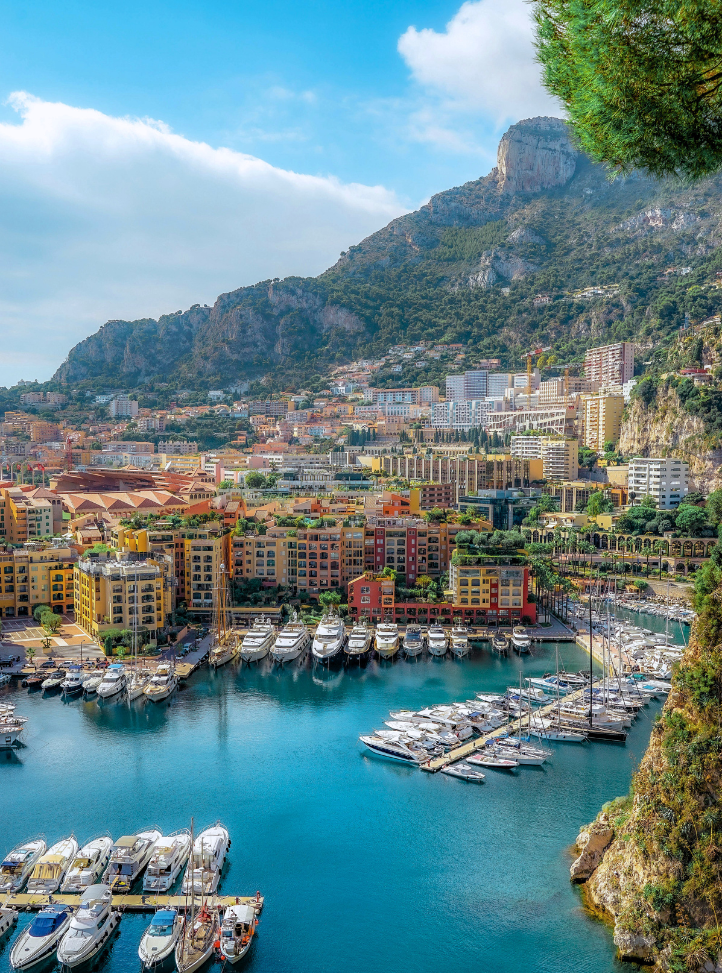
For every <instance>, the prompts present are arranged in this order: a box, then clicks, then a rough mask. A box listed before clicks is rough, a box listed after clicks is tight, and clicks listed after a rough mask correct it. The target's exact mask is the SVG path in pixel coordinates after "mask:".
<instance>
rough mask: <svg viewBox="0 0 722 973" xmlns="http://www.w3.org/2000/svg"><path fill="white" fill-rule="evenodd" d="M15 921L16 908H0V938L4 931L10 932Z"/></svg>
mask: <svg viewBox="0 0 722 973" xmlns="http://www.w3.org/2000/svg"><path fill="white" fill-rule="evenodd" d="M17 921H18V913H17V909H8V908H6V907H2V908H0V939H2V937H3V936H4V935H5V934H6V933H8V932H10V930H11V929H12V927H13V926H14V925H15V923H16V922H17Z"/></svg>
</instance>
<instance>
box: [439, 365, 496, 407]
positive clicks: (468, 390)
mask: <svg viewBox="0 0 722 973" xmlns="http://www.w3.org/2000/svg"><path fill="white" fill-rule="evenodd" d="M488 377H489V373H488V372H487V371H481V370H476V371H468V372H463V373H462V374H461V375H447V376H446V401H447V402H451V401H454V402H458V401H461V400H463V399H484V398H486V396H487V395H488V391H487V389H488Z"/></svg>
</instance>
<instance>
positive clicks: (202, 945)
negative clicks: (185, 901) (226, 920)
mask: <svg viewBox="0 0 722 973" xmlns="http://www.w3.org/2000/svg"><path fill="white" fill-rule="evenodd" d="M218 931H219V930H218V913H217V911H216V910H215V909H209V908H208V907H207V906H206V905H205V904H204V905H203V906H202V907H201V909H200V910H199V912H197V913H196V914H195V915H194V914H193V913H191V915H190V916H188V918H187V919H186V921H185V926H184V929H183V935H182V936H181V938H180V939H179V940H178V942H177V943H176V948H175V962H176V968H177V970H178V973H195V971H196V970H199V969H200V968H201V967H202V966H203V964H204V963H205V962H206V960H208V959H210V958H211V956H212V955H213V950H214V948H215V943H216V939H217V938H218Z"/></svg>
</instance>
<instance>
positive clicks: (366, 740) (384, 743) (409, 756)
mask: <svg viewBox="0 0 722 973" xmlns="http://www.w3.org/2000/svg"><path fill="white" fill-rule="evenodd" d="M359 740H360V741H361V743H363V745H364V746H365V747H368V749H369V750H370V751H371V752H372V753H375V754H377V755H378V756H379V757H388V758H389V760H400V761H401V762H402V763H405V764H413V765H414V766H416V765H417V764H419V763H421V762H422V761H423V760H427V759H428V754H422V753H417V752H415V751H413V750H411V749H410V748H409V747H407V746H406V744H405V743H402V742H401V740H400V739H398V738H397V739H396V740H387V739H385V738H384V737H381V736H378V735H377V734H370V735H368V736H360V737H359Z"/></svg>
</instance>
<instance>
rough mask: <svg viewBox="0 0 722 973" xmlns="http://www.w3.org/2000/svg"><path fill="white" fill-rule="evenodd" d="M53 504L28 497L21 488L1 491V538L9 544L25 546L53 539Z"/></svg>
mask: <svg viewBox="0 0 722 973" xmlns="http://www.w3.org/2000/svg"><path fill="white" fill-rule="evenodd" d="M52 535H53V504H52V503H51V502H50V501H49V500H45V499H41V498H38V497H31V496H28V494H27V493H25V492H24V491H23V490H21V489H20V488H19V487H10V488H8V489H5V490H2V491H0V538H2V539H4V540H5V541H6V542H7V543H8V544H24V543H25V542H26V541H32V540H35V539H36V538H42V537H52Z"/></svg>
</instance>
